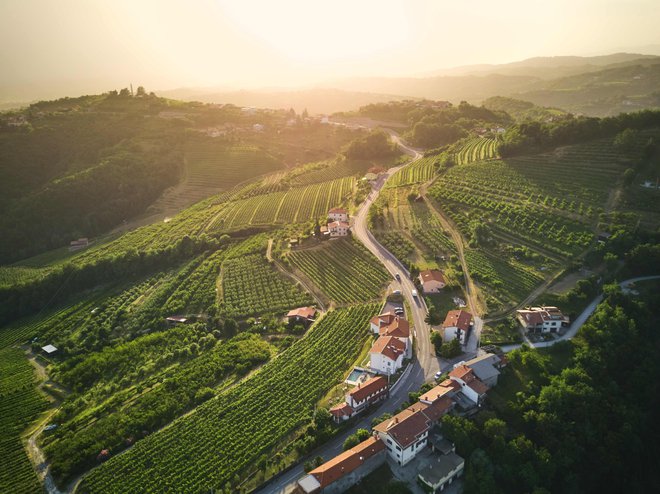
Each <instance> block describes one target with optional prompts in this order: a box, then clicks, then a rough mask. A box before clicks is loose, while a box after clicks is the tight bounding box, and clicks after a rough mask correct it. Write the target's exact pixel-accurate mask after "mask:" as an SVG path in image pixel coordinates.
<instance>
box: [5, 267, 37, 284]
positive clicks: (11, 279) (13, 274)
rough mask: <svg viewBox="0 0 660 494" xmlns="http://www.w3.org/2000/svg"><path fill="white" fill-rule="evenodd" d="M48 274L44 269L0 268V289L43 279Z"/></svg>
mask: <svg viewBox="0 0 660 494" xmlns="http://www.w3.org/2000/svg"><path fill="white" fill-rule="evenodd" d="M47 273H48V269H46V268H30V267H27V266H0V287H2V286H12V285H19V284H22V283H27V282H30V281H34V280H38V279H40V278H43V277H44V276H46V274H47Z"/></svg>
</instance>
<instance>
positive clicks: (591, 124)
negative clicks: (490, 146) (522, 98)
mask: <svg viewBox="0 0 660 494" xmlns="http://www.w3.org/2000/svg"><path fill="white" fill-rule="evenodd" d="M658 125H660V111H652V110H645V111H641V112H637V113H621V114H619V115H617V116H615V117H606V118H594V117H575V116H573V115H566V116H564V117H562V118H560V119H558V120H556V121H553V122H546V123H542V122H538V121H533V122H523V123H519V124H516V125H513V126H511V127H510V128H508V129H507V131H506V132H505V134H504V137H503V139H502V142H501V143H500V145H499V147H498V151H499V153H500V155H501V156H502V157H508V156H515V155H519V154H525V153H534V152H539V151H543V150H545V149H551V148H554V147H557V146H563V145H567V144H575V143H578V142H584V141H587V140H589V139H596V138H599V137H609V136H613V135H616V134H617V133H619V132H622V131H624V130H626V129H644V128H649V127H655V126H658ZM630 132H632V130H631V131H630ZM630 132H628V133H626V134H624V135H623V136H622V137H621V139H620V141H621V144H622V145H623V146H624V147H625V146H628V145H629V142H630V139H631V138H634V133H632V134H631V133H630Z"/></svg>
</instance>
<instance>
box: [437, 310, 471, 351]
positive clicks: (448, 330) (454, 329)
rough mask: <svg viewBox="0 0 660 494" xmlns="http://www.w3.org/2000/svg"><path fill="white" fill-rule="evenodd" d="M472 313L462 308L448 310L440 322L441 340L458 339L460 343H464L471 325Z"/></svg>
mask: <svg viewBox="0 0 660 494" xmlns="http://www.w3.org/2000/svg"><path fill="white" fill-rule="evenodd" d="M472 324H473V322H472V314H470V313H469V312H467V311H464V310H450V311H449V312H447V317H446V318H445V321H444V322H443V323H442V329H443V336H442V339H443V341H451V340H454V339H458V340H459V341H460V342H461V345H464V344H465V338H466V336H467V333H468V331H469V330H470V327H471V326H472Z"/></svg>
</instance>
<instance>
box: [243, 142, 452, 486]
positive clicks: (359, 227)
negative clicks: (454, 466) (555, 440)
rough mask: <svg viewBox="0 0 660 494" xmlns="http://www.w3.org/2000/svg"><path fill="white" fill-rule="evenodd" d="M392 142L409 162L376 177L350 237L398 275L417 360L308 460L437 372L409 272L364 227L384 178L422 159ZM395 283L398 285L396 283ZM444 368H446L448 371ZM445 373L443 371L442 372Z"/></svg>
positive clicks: (336, 449) (284, 482)
mask: <svg viewBox="0 0 660 494" xmlns="http://www.w3.org/2000/svg"><path fill="white" fill-rule="evenodd" d="M387 132H388V133H389V134H390V136H391V138H392V140H393V141H394V142H395V143H396V144H397V145H398V146H399V147H400V148H401V149H403V151H404V152H405V153H406V154H408V155H409V156H411V159H410V160H409V161H408V162H406V163H404V164H403V165H400V166H397V167H395V168H390V169H389V170H388V171H387V172H386V173H384V174H382V175H380V176H379V178H378V180H377V181H376V183H375V184H374V186H373V188H372V191H371V193H370V194H369V196H368V197H367V199H366V200H365V201H364V202H363V203H362V205H361V206H360V208H359V209H358V211H357V213H356V214H355V216H354V217H353V226H352V231H353V236H354V237H355V238H356V239H357V240H359V241H360V242H362V243H363V244H364V245H365V247H366V248H367V249H369V251H371V252H372V253H373V254H374V255H375V256H376V257H377V258H378V259H379V260H380V262H381V263H382V264H383V265H384V266H385V268H386V269H387V271H388V272H389V273H390V274H391V275H392V280H396V278H395V275H396V274H397V273H399V274H400V275H401V281H400V288H399V289H400V290H401V292H402V294H403V295H404V297H405V298H406V300H407V302H408V305H409V307H410V312H409V313H408V314H407V318H408V319H409V320H412V322H413V324H414V330H413V337H414V341H415V350H416V356H417V358H416V359H415V360H414V361H413V362H411V363H410V364H409V365H408V368H407V369H406V371H405V372H404V374H403V375H402V376H401V378H400V379H399V381H398V382H397V384H396V386H395V387H393V388H392V389H391V391H390V397H389V398H388V400H386V401H385V402H383V404H382V405H380V406H379V407H378V408H377V409H376V410H374V411H373V412H372V413H371V414H369V415H366V416H363V417H361V418H360V420H359V421H358V422H356V423H355V424H353V425H352V426H351V427H350V428H349V429H347V430H346V431H344V432H343V433H342V434H340V435H339V436H337V437H335V438H334V439H332V440H330V441H329V442H327V443H326V444H324V445H322V446H321V447H319V448H318V449H317V450H315V451H312V452H311V453H310V454H309V455H308V456H307V457H308V458H314V457H315V456H317V455H320V456H322V457H323V458H324V459H326V460H329V459H330V458H333V457H334V456H337V455H338V454H339V453H341V452H342V446H343V444H344V441H345V440H346V438H347V437H348V436H349V435H351V434H353V433H354V432H355V431H356V430H357V429H370V428H371V419H372V418H374V417H377V416H380V415H382V414H384V413H392V412H394V411H395V410H396V409H398V408H399V407H400V406H401V404H402V403H403V402H404V401H406V400H408V393H409V392H411V391H417V390H418V389H419V387H420V386H421V385H422V384H423V383H424V382H426V381H428V380H430V379H432V378H433V377H434V374H435V373H436V372H438V370H440V359H438V358H437V357H436V355H435V351H434V349H433V348H432V346H431V341H430V339H429V331H430V328H429V326H428V325H427V324H426V322H424V319H425V317H426V314H427V308H426V304H425V303H424V299H423V298H421V297H413V296H412V291H413V290H414V289H415V286H414V284H413V282H412V281H411V280H410V273H409V272H408V270H407V269H406V268H405V267H404V266H403V265H402V264H401V263H400V262H399V260H398V259H397V258H396V257H394V255H392V253H391V252H389V251H388V250H387V249H386V248H385V247H383V246H382V245H381V244H380V243H379V242H378V241H377V240H376V239H375V238H374V236H373V235H372V234H371V232H370V231H369V229H368V228H367V216H368V213H369V207H370V206H371V205H372V204H373V202H374V201H375V200H376V199H377V198H378V194H379V193H380V191H381V189H382V188H383V186H384V185H385V183H386V182H387V179H388V178H389V177H390V176H392V175H393V174H394V173H396V172H397V171H398V170H400V169H401V168H403V167H405V166H407V165H409V164H410V163H412V162H413V161H415V160H417V159H419V158H421V157H422V154H421V153H420V152H419V151H417V150H416V149H413V148H411V147H409V146H407V145H406V144H404V143H403V142H402V141H401V139H400V138H399V136H398V135H397V134H396V133H395V132H393V131H390V130H387ZM395 283H399V282H396V281H395ZM450 367H451V365H447V366H446V368H450ZM443 370H446V369H443ZM303 474H304V469H303V462H302V461H301V462H299V463H298V464H296V465H295V466H294V467H292V468H291V469H290V470H288V471H286V472H285V473H283V474H281V475H280V476H278V477H276V478H275V479H274V480H272V481H270V482H269V483H267V484H265V485H263V486H262V487H261V488H260V489H259V490H257V491H255V492H256V494H281V493H283V492H284V491H285V489H286V487H287V486H288V485H290V484H292V483H293V482H295V481H296V480H297V479H298V478H300V477H301V476H302V475H303Z"/></svg>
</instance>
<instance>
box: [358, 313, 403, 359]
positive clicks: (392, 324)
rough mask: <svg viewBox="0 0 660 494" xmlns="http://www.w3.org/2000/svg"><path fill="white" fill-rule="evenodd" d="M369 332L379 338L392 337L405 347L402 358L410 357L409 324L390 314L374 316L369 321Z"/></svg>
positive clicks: (401, 318)
mask: <svg viewBox="0 0 660 494" xmlns="http://www.w3.org/2000/svg"><path fill="white" fill-rule="evenodd" d="M369 323H370V327H371V331H372V332H373V333H374V334H377V335H379V336H393V337H394V338H396V339H398V340H399V341H401V342H402V343H404V344H405V345H406V353H405V355H404V358H410V357H412V340H411V338H410V323H409V322H408V321H407V320H406V319H404V318H403V317H401V316H397V315H396V314H393V313H392V312H385V313H383V314H379V315H377V316H374V317H372V318H371V320H370V321H369Z"/></svg>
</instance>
